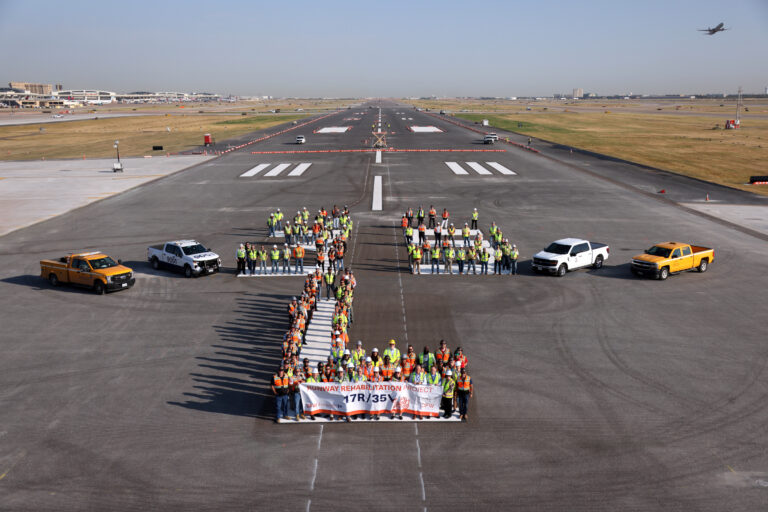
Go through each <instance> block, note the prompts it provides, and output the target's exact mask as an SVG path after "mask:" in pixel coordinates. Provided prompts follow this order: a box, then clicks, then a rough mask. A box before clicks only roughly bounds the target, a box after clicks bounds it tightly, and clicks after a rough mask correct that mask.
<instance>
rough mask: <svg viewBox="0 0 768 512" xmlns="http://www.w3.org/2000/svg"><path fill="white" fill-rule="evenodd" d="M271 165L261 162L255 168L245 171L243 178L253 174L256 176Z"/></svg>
mask: <svg viewBox="0 0 768 512" xmlns="http://www.w3.org/2000/svg"><path fill="white" fill-rule="evenodd" d="M270 165H271V164H259V165H257V166H256V167H254V168H253V169H250V170H248V171H245V172H244V173H243V174H241V175H240V177H241V178H250V177H252V176H256V175H257V174H259V173H260V172H261V171H263V170H264V169H266V168H267V167H269V166H270Z"/></svg>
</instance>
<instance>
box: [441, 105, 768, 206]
mask: <svg viewBox="0 0 768 512" xmlns="http://www.w3.org/2000/svg"><path fill="white" fill-rule="evenodd" d="M456 116H457V117H460V118H464V119H468V120H472V121H479V120H481V119H488V120H489V122H490V124H491V125H492V126H494V127H497V128H499V129H503V130H509V131H513V132H517V133H522V134H525V135H531V136H533V137H539V138H541V139H545V140H548V141H551V142H556V143H559V144H563V145H566V146H571V147H574V148H581V149H586V150H589V151H595V152H598V153H602V154H605V155H609V156H613V157H617V158H622V159H625V160H630V161H632V162H637V163H641V164H645V165H649V166H652V167H657V168H660V169H665V170H668V171H672V172H676V173H679V174H683V175H686V176H692V177H695V178H699V179H703V180H706V181H711V182H714V183H720V184H723V185H728V186H730V187H734V188H739V189H742V190H749V191H752V192H756V193H759V194H763V195H768V189H766V188H764V187H756V186H751V185H747V183H748V182H749V177H750V176H752V175H764V174H766V173H768V168H767V167H766V162H768V119H766V118H764V116H760V117H758V116H755V117H754V118H752V119H750V118H749V117H744V116H743V117H742V125H741V126H742V127H741V128H740V129H738V130H724V129H723V125H724V120H725V118H726V117H725V116H722V115H721V116H717V117H710V116H709V115H707V114H705V113H702V112H699V113H697V114H696V115H683V114H679V113H672V112H671V113H669V114H664V113H658V112H654V113H642V112H641V113H637V112H616V111H615V110H609V111H599V112H594V111H584V112H575V111H569V112H565V111H560V112H549V111H546V112H531V111H526V112H522V113H503V114H497V113H488V114H470V113H458V114H456ZM731 117H732V116H731Z"/></svg>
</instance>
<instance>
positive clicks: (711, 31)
mask: <svg viewBox="0 0 768 512" xmlns="http://www.w3.org/2000/svg"><path fill="white" fill-rule="evenodd" d="M697 30H698V31H699V32H706V33H707V34H706V35H708V36H713V35H715V34H717V33H718V32H723V31H724V30H728V29H727V28H725V27H723V22H722V21H721V22H720V24H719V25H717V26H716V27H715V28H700V29H697Z"/></svg>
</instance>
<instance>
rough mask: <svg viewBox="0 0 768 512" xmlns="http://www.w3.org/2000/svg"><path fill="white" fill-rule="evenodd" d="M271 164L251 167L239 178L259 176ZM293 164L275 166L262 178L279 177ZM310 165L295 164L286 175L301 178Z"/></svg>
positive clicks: (306, 163) (308, 163) (305, 163)
mask: <svg viewBox="0 0 768 512" xmlns="http://www.w3.org/2000/svg"><path fill="white" fill-rule="evenodd" d="M271 165H272V164H271V163H266V164H259V165H257V166H256V167H253V168H251V169H249V170H247V171H245V172H244V173H243V174H241V175H240V177H241V178H253V177H254V176H256V175H257V174H259V173H260V172H261V171H263V170H264V169H267V168H268V167H269V166H271ZM292 165H294V164H292V163H281V164H277V165H275V166H274V167H273V168H272V169H271V170H270V171H268V172H267V173H266V174H264V177H273V176H279V175H280V173H282V172H283V171H285V170H286V169H287V168H289V167H290V166H292ZM311 165H312V164H311V163H310V162H302V163H300V164H296V167H294V168H293V170H291V172H289V173H288V176H301V175H302V174H304V172H305V171H306V170H307V169H309V167H310V166H311Z"/></svg>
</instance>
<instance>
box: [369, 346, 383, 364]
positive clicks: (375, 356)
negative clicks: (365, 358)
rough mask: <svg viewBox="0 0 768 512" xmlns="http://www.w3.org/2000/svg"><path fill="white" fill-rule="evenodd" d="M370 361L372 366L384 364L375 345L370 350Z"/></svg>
mask: <svg viewBox="0 0 768 512" xmlns="http://www.w3.org/2000/svg"><path fill="white" fill-rule="evenodd" d="M371 362H372V363H373V366H381V365H382V364H384V360H383V359H382V358H381V357H380V356H379V349H377V348H376V347H374V348H373V350H371Z"/></svg>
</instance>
